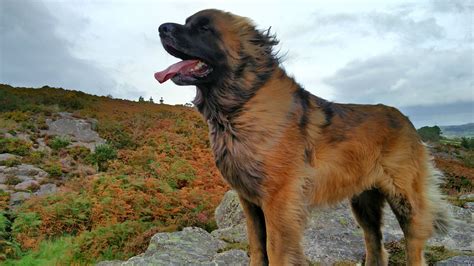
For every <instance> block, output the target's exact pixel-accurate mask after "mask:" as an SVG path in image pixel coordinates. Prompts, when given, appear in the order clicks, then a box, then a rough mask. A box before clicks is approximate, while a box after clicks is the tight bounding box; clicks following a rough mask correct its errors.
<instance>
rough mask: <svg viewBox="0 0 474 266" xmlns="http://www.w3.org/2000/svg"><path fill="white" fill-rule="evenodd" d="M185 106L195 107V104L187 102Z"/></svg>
mask: <svg viewBox="0 0 474 266" xmlns="http://www.w3.org/2000/svg"><path fill="white" fill-rule="evenodd" d="M184 106H186V107H193V104H192V103H185V104H184Z"/></svg>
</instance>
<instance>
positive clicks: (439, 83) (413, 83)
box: [324, 49, 474, 106]
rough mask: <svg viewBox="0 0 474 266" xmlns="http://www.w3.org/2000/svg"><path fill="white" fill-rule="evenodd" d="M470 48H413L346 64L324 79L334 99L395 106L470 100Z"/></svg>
mask: <svg viewBox="0 0 474 266" xmlns="http://www.w3.org/2000/svg"><path fill="white" fill-rule="evenodd" d="M473 73H474V72H473V54H472V50H469V49H466V50H445V51H434V50H421V49H419V50H413V51H410V52H405V53H394V54H385V55H380V56H375V57H372V58H368V59H365V60H358V61H353V62H350V63H348V64H347V65H346V66H344V67H343V68H341V69H340V70H338V71H337V72H336V73H335V74H334V75H333V76H331V77H328V78H326V79H325V80H324V82H325V83H327V84H328V85H330V86H332V87H333V88H334V89H335V92H336V93H335V95H336V99H340V100H343V101H347V102H359V103H362V102H366V103H379V102H381V103H388V104H392V105H397V106H410V105H420V104H421V105H431V104H435V103H453V102H457V101H473V100H474V93H473V91H472V87H473V84H474V81H473V80H474V75H473Z"/></svg>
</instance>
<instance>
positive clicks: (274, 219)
mask: <svg viewBox="0 0 474 266" xmlns="http://www.w3.org/2000/svg"><path fill="white" fill-rule="evenodd" d="M302 197H303V195H302V193H301V192H300V191H298V190H297V189H292V188H281V189H279V190H278V192H276V193H271V197H268V198H267V199H266V200H264V201H263V204H262V209H263V212H264V214H265V225H266V230H267V253H268V261H269V263H270V265H307V264H308V262H307V260H306V257H305V255H304V252H303V245H302V240H303V232H304V228H305V223H306V217H307V210H306V207H305V204H304V200H303V198H302Z"/></svg>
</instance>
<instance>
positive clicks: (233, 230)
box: [211, 222, 248, 243]
mask: <svg viewBox="0 0 474 266" xmlns="http://www.w3.org/2000/svg"><path fill="white" fill-rule="evenodd" d="M211 235H212V236H214V237H217V238H218V239H220V240H223V241H225V242H228V243H248V238H247V228H246V224H245V223H244V222H242V223H239V224H237V225H235V226H229V227H226V228H219V229H217V230H214V231H212V233H211Z"/></svg>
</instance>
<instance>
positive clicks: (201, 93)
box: [193, 58, 279, 127]
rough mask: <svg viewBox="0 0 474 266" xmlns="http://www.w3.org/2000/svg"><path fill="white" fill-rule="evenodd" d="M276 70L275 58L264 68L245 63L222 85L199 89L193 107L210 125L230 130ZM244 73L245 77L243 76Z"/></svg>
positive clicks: (200, 87) (276, 62) (199, 87)
mask: <svg viewBox="0 0 474 266" xmlns="http://www.w3.org/2000/svg"><path fill="white" fill-rule="evenodd" d="M276 68H279V66H278V60H277V59H274V58H271V59H269V60H268V61H267V62H265V64H264V65H263V66H255V65H254V64H252V62H250V63H245V64H244V65H243V66H240V67H239V69H238V70H237V71H236V72H235V73H232V74H231V75H229V76H230V77H229V78H227V79H225V80H227V81H225V82H222V83H221V84H219V85H215V86H212V87H207V86H198V87H197V93H196V98H195V99H194V101H193V103H194V104H195V105H196V107H197V108H198V110H199V112H201V114H202V115H203V116H204V118H205V119H206V120H207V121H208V122H209V123H211V124H215V125H217V126H219V127H221V126H222V127H227V124H228V123H230V122H231V121H232V120H233V118H235V117H237V116H238V115H239V113H240V111H241V110H242V107H243V106H244V105H245V103H247V102H248V101H249V100H250V99H251V98H252V97H253V96H254V95H255V93H256V92H257V91H258V90H259V89H260V88H261V87H263V86H264V85H265V83H266V82H267V81H268V80H269V79H270V77H271V75H272V74H274V73H275V71H276ZM249 69H250V70H249ZM244 71H245V73H246V76H242V72H244Z"/></svg>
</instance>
